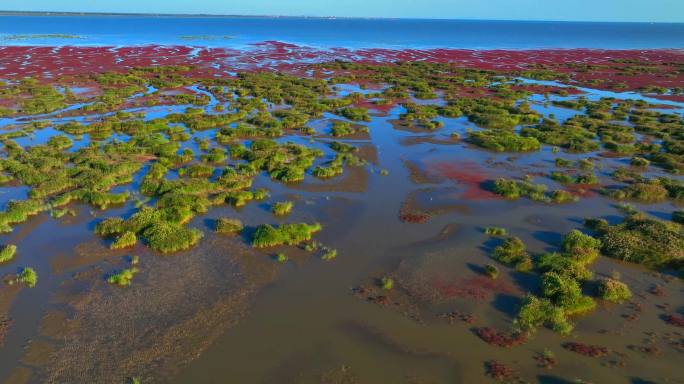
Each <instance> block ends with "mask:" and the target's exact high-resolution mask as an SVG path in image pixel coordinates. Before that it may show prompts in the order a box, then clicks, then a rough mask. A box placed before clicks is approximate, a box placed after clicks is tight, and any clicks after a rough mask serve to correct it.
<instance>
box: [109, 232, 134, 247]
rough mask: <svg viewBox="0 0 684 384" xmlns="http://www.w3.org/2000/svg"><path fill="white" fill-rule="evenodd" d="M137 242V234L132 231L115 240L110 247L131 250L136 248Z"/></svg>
mask: <svg viewBox="0 0 684 384" xmlns="http://www.w3.org/2000/svg"><path fill="white" fill-rule="evenodd" d="M137 242H138V238H137V237H136V236H135V233H133V232H131V231H126V232H124V233H123V234H122V235H121V236H119V237H118V238H117V239H116V240H114V242H113V243H112V244H111V245H110V246H109V247H110V248H111V249H121V248H129V247H133V246H135V244H136V243H137Z"/></svg>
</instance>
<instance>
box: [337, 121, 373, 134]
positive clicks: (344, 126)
mask: <svg viewBox="0 0 684 384" xmlns="http://www.w3.org/2000/svg"><path fill="white" fill-rule="evenodd" d="M357 133H368V127H366V126H359V125H352V124H351V123H349V122H347V121H341V120H335V121H334V122H333V125H332V128H331V130H330V134H331V135H332V136H333V137H344V136H350V135H354V134H357Z"/></svg>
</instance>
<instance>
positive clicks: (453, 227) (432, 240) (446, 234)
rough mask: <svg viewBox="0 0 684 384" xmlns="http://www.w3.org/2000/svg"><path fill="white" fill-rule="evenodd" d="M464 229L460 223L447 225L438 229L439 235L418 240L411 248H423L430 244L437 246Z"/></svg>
mask: <svg viewBox="0 0 684 384" xmlns="http://www.w3.org/2000/svg"><path fill="white" fill-rule="evenodd" d="M463 227H464V225H463V224H461V223H449V224H447V225H445V226H444V227H442V229H440V231H439V233H437V234H436V235H434V236H432V237H429V238H427V239H425V240H420V241H417V242H415V243H413V244H412V246H425V245H430V244H438V243H440V242H443V241H447V240H449V239H450V238H451V237H452V236H454V235H456V234H457V233H458V232H459V231H460V230H461V229H462V228H463Z"/></svg>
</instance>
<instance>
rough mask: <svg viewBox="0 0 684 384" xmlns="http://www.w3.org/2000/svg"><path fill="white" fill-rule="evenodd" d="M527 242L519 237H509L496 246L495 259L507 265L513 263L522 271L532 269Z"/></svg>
mask: <svg viewBox="0 0 684 384" xmlns="http://www.w3.org/2000/svg"><path fill="white" fill-rule="evenodd" d="M525 248H526V247H525V243H523V241H522V240H520V239H519V238H517V237H509V238H507V239H506V240H505V241H504V242H503V244H501V245H499V246H498V247H496V248H494V254H493V257H494V259H496V260H498V261H499V262H501V263H504V264H506V265H513V266H515V268H516V269H517V270H519V271H521V272H527V271H529V270H531V269H532V266H533V265H532V258H531V257H530V255H529V254H528V253H527V251H526V250H525Z"/></svg>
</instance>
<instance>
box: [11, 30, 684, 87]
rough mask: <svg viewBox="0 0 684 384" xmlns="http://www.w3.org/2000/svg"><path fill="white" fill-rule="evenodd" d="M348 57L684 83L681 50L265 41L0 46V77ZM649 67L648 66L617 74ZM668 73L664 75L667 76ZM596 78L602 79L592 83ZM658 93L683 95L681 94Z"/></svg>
mask: <svg viewBox="0 0 684 384" xmlns="http://www.w3.org/2000/svg"><path fill="white" fill-rule="evenodd" d="M332 60H345V61H354V62H361V63H391V62H397V61H427V62H437V63H453V64H455V65H457V66H460V67H466V68H475V69H482V70H495V71H504V72H511V71H526V70H532V69H537V70H538V69H548V70H550V71H554V72H556V73H563V74H568V75H570V76H571V77H572V79H573V81H574V82H576V84H577V85H589V84H591V85H592V87H593V88H603V89H617V88H616V87H619V89H620V90H622V91H627V90H639V89H641V88H642V87H645V86H657V87H662V88H668V89H669V88H673V87H676V86H679V85H681V84H682V83H684V72H679V73H678V75H676V76H672V72H671V70H672V69H673V66H676V65H677V64H676V63H681V62H683V61H684V50H678V49H650V50H596V49H542V50H538V49H537V50H499V49H497V50H466V49H402V50H393V49H379V48H378V49H357V50H351V49H346V48H333V49H318V48H311V47H305V46H298V45H293V44H287V43H281V42H275V41H267V42H263V43H259V44H254V45H252V46H250V47H249V48H246V49H234V48H209V47H192V46H157V45H148V46H128V47H127V46H121V47H91V46H55V47H47V46H0V78H2V79H17V78H23V77H35V78H39V79H44V80H45V81H50V79H56V78H58V77H61V76H69V75H83V74H89V73H98V72H108V71H125V70H128V69H130V68H133V67H142V66H153V65H192V66H193V68H194V70H193V71H194V72H195V74H196V75H197V76H203V77H204V76H226V75H230V74H231V73H233V72H240V71H258V70H274V71H284V72H289V73H297V72H300V71H304V70H305V68H306V67H307V66H308V65H309V64H312V63H319V62H326V61H332ZM641 65H648V66H650V67H651V69H650V70H649V71H646V72H643V73H636V74H635V73H633V72H632V73H630V76H625V75H624V74H623V73H622V72H624V71H625V70H628V69H630V68H634V67H636V66H641ZM666 72H669V75H667V76H666V75H665V74H666ZM597 80H600V84H597ZM662 97H663V98H668V99H675V100H680V99H682V97H681V96H677V95H668V96H662Z"/></svg>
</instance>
